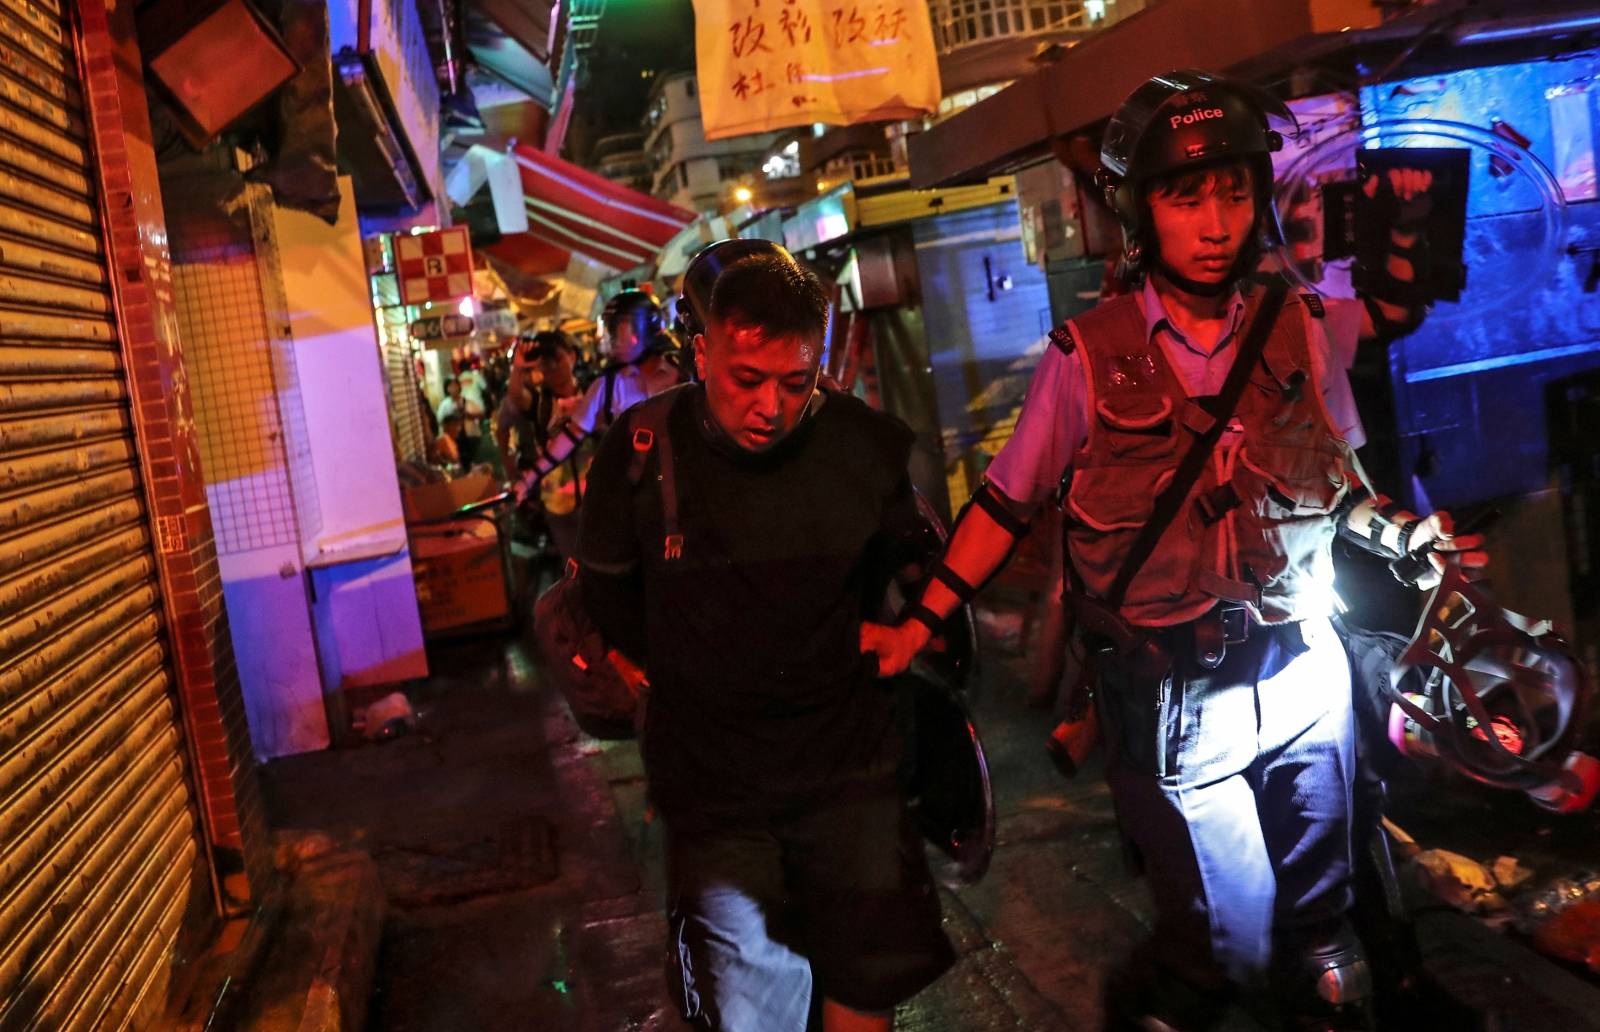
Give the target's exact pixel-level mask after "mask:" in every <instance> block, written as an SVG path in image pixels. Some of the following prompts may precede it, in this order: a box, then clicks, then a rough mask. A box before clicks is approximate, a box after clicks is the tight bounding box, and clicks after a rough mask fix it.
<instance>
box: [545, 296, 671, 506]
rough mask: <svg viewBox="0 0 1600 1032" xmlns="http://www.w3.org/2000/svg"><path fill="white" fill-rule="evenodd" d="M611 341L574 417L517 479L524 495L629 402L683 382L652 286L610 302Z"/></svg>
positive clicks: (605, 317) (606, 316)
mask: <svg viewBox="0 0 1600 1032" xmlns="http://www.w3.org/2000/svg"><path fill="white" fill-rule="evenodd" d="M600 325H601V330H602V331H603V332H604V333H605V337H606V341H607V343H608V354H607V357H606V364H605V366H604V368H602V369H601V371H600V375H599V376H597V377H595V379H594V380H593V381H592V382H591V383H590V384H589V387H588V390H586V391H585V392H584V395H583V401H582V402H581V403H579V404H578V406H577V408H576V409H575V410H574V411H573V413H572V415H571V417H570V418H568V419H566V420H564V421H563V422H562V423H561V425H560V426H558V427H554V428H552V429H553V434H552V436H551V438H550V441H549V444H548V445H547V446H546V447H545V448H544V449H543V450H542V452H541V453H540V454H539V455H538V456H537V457H535V459H534V461H533V465H532V466H531V467H530V468H528V469H526V470H524V471H523V472H522V473H521V474H520V476H519V477H518V479H517V482H516V492H517V497H518V499H519V500H521V499H523V498H526V497H527V496H528V495H529V494H530V493H531V492H532V490H533V488H534V485H536V484H538V483H539V481H540V480H542V479H543V478H544V477H546V476H548V475H549V474H550V472H551V471H552V470H555V469H557V468H558V467H559V466H560V465H561V464H562V463H563V462H565V461H566V459H567V457H568V456H569V455H571V454H572V452H573V450H574V449H576V448H577V447H578V446H579V445H580V444H582V443H583V442H584V441H585V440H586V439H587V438H589V437H598V436H599V435H601V434H603V433H604V432H605V431H606V429H607V428H608V427H610V426H611V424H612V423H613V422H614V421H615V420H616V418H617V416H619V415H621V414H622V413H623V412H624V411H626V410H627V409H628V408H629V407H630V406H632V405H634V404H637V403H638V402H641V401H643V400H644V399H646V398H648V397H651V396H652V395H655V394H659V393H661V392H662V391H664V390H666V389H667V388H668V387H672V386H675V385H676V384H678V383H681V382H682V381H683V374H682V372H681V370H680V369H679V368H678V366H677V365H676V364H674V363H673V362H672V361H671V360H670V358H669V357H668V356H667V355H665V354H664V353H663V344H664V342H666V341H668V340H669V338H667V337H666V334H665V328H664V326H663V319H662V314H661V308H660V306H659V305H657V304H656V301H655V298H653V297H651V296H650V294H649V292H648V291H644V290H638V289H632V288H630V289H628V290H624V291H622V292H621V293H619V294H618V295H617V296H616V297H614V298H612V299H611V300H610V301H609V302H607V303H606V307H605V310H604V312H603V313H602V314H601V316H600Z"/></svg>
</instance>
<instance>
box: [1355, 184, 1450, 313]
mask: <svg viewBox="0 0 1600 1032" xmlns="http://www.w3.org/2000/svg"><path fill="white" fill-rule="evenodd" d="M1432 186H1433V173H1432V172H1427V171H1423V170H1420V169H1412V168H1396V169H1390V170H1389V171H1388V174H1387V182H1386V183H1385V182H1383V181H1381V180H1380V178H1379V177H1378V176H1373V177H1371V178H1370V179H1368V180H1367V182H1366V183H1364V184H1362V190H1363V192H1365V193H1366V195H1367V197H1369V198H1372V197H1376V196H1377V194H1378V191H1379V189H1381V188H1384V187H1387V189H1388V190H1389V191H1390V192H1391V193H1393V195H1394V198H1395V202H1396V214H1395V220H1394V222H1393V224H1392V225H1391V226H1390V227H1389V250H1388V253H1387V254H1386V255H1385V256H1384V265H1383V268H1382V269H1381V270H1379V272H1378V274H1377V275H1376V276H1375V277H1373V282H1372V283H1371V284H1370V285H1369V286H1368V287H1367V288H1366V289H1365V290H1362V291H1361V292H1360V293H1359V296H1360V298H1361V300H1362V302H1363V305H1364V307H1365V309H1366V311H1365V312H1364V313H1363V314H1362V316H1361V341H1362V343H1367V342H1382V343H1384V344H1387V343H1389V342H1390V341H1392V340H1395V339H1397V338H1399V337H1404V336H1406V335H1407V334H1410V333H1414V332H1415V331H1416V329H1417V327H1418V326H1421V325H1422V320H1423V319H1424V318H1426V316H1427V314H1428V302H1427V298H1426V297H1424V296H1422V295H1421V294H1420V293H1418V289H1417V283H1418V280H1419V279H1420V278H1421V275H1422V273H1423V269H1422V268H1421V267H1419V266H1422V265H1423V258H1424V257H1425V253H1424V248H1425V247H1426V246H1427V240H1426V239H1425V238H1424V236H1423V230H1424V229H1425V228H1426V224H1427V218H1428V213H1429V211H1431V210H1432V207H1433V202H1432V197H1431V196H1430V195H1429V193H1428V191H1429V190H1430V189H1431V188H1432Z"/></svg>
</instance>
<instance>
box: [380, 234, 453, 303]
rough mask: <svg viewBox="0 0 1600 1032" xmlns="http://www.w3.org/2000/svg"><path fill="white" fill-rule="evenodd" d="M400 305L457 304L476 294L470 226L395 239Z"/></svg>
mask: <svg viewBox="0 0 1600 1032" xmlns="http://www.w3.org/2000/svg"><path fill="white" fill-rule="evenodd" d="M395 259H396V261H397V262H398V264H399V266H400V303H401V304H406V305H421V304H426V303H428V302H430V301H432V302H434V303H438V302H440V301H455V300H457V299H459V298H463V297H468V296H470V295H471V294H472V241H471V240H469V239H468V238H467V227H465V226H457V227H455V228H453V229H441V230H439V231H438V232H437V233H423V234H422V235H421V236H400V237H396V238H395Z"/></svg>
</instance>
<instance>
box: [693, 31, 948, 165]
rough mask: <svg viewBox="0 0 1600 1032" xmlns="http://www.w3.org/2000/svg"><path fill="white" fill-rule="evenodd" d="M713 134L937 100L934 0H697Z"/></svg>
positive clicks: (700, 64) (926, 108)
mask: <svg viewBox="0 0 1600 1032" xmlns="http://www.w3.org/2000/svg"><path fill="white" fill-rule="evenodd" d="M694 17H695V59H696V65H697V73H698V76H699V85H700V90H699V92H700V115H701V119H702V121H704V123H705V130H706V139H708V140H718V139H722V138H723V137H727V136H739V135H741V134H744V133H760V132H766V131H768V130H771V129H781V128H783V127H785V126H791V125H809V124H811V123H812V122H826V123H830V124H833V125H850V124H852V123H855V122H875V121H890V120H894V119H901V118H914V117H916V116H918V115H922V114H926V113H928V112H931V111H933V110H934V109H936V108H937V107H938V106H939V62H938V56H937V55H936V54H935V52H934V49H933V29H932V26H931V25H930V24H929V22H928V6H927V3H926V0H694Z"/></svg>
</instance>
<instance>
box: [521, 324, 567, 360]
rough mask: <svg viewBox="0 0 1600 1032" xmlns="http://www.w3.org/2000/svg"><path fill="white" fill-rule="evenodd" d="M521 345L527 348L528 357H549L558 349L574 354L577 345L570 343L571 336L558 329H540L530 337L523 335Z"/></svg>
mask: <svg viewBox="0 0 1600 1032" xmlns="http://www.w3.org/2000/svg"><path fill="white" fill-rule="evenodd" d="M523 346H524V347H525V348H527V354H528V357H529V358H549V357H550V356H552V355H554V354H555V353H556V352H558V351H567V352H570V353H572V354H574V355H576V354H577V353H578V346H577V345H576V344H574V343H572V338H571V337H569V336H567V335H566V334H565V333H562V332H561V331H560V330H540V331H539V332H538V333H535V334H534V335H533V336H531V337H524V338H523Z"/></svg>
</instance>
